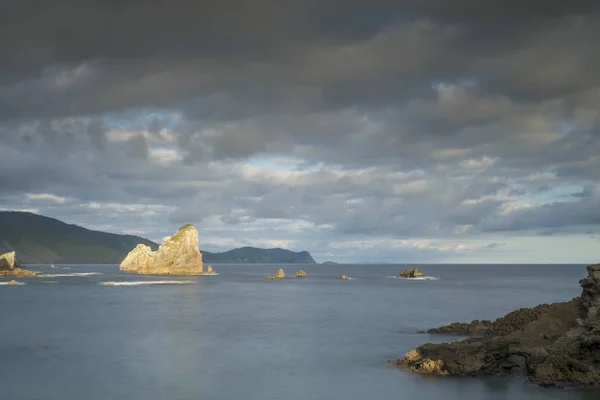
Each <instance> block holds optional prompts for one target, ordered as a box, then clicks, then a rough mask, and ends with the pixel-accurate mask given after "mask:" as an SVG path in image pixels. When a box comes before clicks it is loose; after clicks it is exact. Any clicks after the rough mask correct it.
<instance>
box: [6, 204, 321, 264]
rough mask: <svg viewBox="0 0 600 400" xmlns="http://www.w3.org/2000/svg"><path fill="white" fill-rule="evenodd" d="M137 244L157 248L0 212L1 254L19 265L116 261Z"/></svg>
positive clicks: (307, 259)
mask: <svg viewBox="0 0 600 400" xmlns="http://www.w3.org/2000/svg"><path fill="white" fill-rule="evenodd" d="M138 244H145V245H147V246H150V247H151V248H152V250H156V249H157V248H158V244H157V243H155V242H153V241H151V240H149V239H145V238H143V237H140V236H135V235H122V234H118V233H109V232H103V231H96V230H91V229H88V228H85V227H82V226H79V225H76V224H68V223H66V222H63V221H60V220H58V219H55V218H51V217H47V216H44V215H40V214H33V213H29V212H21V211H0V254H1V253H4V252H9V251H16V252H17V257H18V260H19V262H20V263H22V264H47V263H63V264H75V263H82V264H83V263H88V264H118V263H120V262H121V261H122V260H123V259H124V258H125V256H126V255H127V254H128V253H129V252H130V251H131V250H132V249H133V248H134V247H135V246H137V245H138ZM201 251H202V250H201ZM202 255H203V259H204V262H205V263H248V264H250V263H294V264H299V263H307V264H313V263H316V262H315V260H314V259H313V258H312V256H311V255H310V253H309V252H308V251H300V252H294V251H291V250H286V249H280V248H274V249H261V248H257V247H241V248H236V249H232V250H229V251H226V252H223V253H213V252H208V251H202Z"/></svg>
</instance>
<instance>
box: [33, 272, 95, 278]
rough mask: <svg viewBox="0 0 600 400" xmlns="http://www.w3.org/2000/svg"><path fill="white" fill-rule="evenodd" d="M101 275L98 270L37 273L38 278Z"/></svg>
mask: <svg viewBox="0 0 600 400" xmlns="http://www.w3.org/2000/svg"><path fill="white" fill-rule="evenodd" d="M97 275H102V274H101V273H100V272H74V273H72V274H38V275H37V276H38V277H40V278H58V277H64V276H97Z"/></svg>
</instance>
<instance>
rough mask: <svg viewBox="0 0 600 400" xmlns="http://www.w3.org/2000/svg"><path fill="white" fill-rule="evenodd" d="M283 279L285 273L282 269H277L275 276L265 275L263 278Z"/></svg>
mask: <svg viewBox="0 0 600 400" xmlns="http://www.w3.org/2000/svg"><path fill="white" fill-rule="evenodd" d="M283 278H285V272H284V271H283V269H282V268H279V269H278V270H277V273H276V274H275V275H266V276H265V279H283Z"/></svg>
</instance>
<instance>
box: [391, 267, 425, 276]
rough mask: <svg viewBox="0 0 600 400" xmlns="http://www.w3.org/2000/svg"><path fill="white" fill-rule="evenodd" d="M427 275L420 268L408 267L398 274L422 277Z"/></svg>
mask: <svg viewBox="0 0 600 400" xmlns="http://www.w3.org/2000/svg"><path fill="white" fill-rule="evenodd" d="M423 276H425V274H423V273H422V272H421V271H419V269H418V268H411V269H406V270H404V271H402V272H400V273H399V274H398V278H422V277H423Z"/></svg>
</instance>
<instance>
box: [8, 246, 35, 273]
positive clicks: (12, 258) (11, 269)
mask: <svg viewBox="0 0 600 400" xmlns="http://www.w3.org/2000/svg"><path fill="white" fill-rule="evenodd" d="M36 275H37V274H36V273H35V272H33V271H29V270H27V269H24V268H22V267H21V266H20V265H19V264H18V263H17V255H16V253H15V252H14V251H11V252H9V253H4V254H2V255H0V277H2V276H17V277H24V278H29V277H34V276H36Z"/></svg>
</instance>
